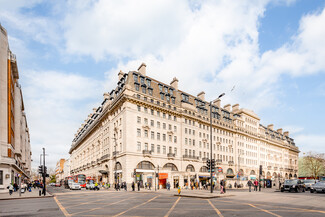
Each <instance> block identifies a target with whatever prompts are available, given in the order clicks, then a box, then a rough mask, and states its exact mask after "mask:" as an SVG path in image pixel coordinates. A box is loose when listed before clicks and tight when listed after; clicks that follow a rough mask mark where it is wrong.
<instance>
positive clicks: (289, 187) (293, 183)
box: [281, 179, 305, 192]
mask: <svg viewBox="0 0 325 217" xmlns="http://www.w3.org/2000/svg"><path fill="white" fill-rule="evenodd" d="M284 191H289V192H292V191H293V192H305V184H304V182H303V180H299V179H286V180H285V181H284V183H283V185H282V186H281V192H284Z"/></svg>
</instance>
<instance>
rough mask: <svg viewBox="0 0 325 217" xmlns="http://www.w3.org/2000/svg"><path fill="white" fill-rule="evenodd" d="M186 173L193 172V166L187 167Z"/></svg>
mask: <svg viewBox="0 0 325 217" xmlns="http://www.w3.org/2000/svg"><path fill="white" fill-rule="evenodd" d="M186 172H195V169H194V166H193V165H191V164H189V165H187V167H186Z"/></svg>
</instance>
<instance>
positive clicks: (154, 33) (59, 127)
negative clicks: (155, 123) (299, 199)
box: [0, 0, 325, 167]
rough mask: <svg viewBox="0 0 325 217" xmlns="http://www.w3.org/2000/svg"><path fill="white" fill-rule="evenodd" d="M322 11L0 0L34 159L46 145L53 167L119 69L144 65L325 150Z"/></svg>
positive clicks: (288, 6)
mask: <svg viewBox="0 0 325 217" xmlns="http://www.w3.org/2000/svg"><path fill="white" fill-rule="evenodd" d="M324 8H325V2H324V1H321V0H308V1H302V0H296V1H295V0H288V1H285V0H275V1H269V0H263V1H259V0H256V1H241V0H238V1H226V0H223V1H221V0H220V1H213V0H205V1H196V0H191V1H186V0H183V1H177V2H175V1H172V0H165V1H162V0H157V1H149V0H143V1H136V2H135V1H129V0H122V1H116V2H115V1H102V0H96V1H93V0H89V1H78V2H75V1H64V0H60V1H43V0H32V1H14V2H13V1H7V0H0V22H1V25H3V26H4V27H5V28H6V29H7V31H8V34H9V42H10V49H11V50H12V51H13V52H14V53H15V54H16V55H17V60H18V67H19V72H20V83H21V84H22V88H23V94H24V101H25V106H26V113H27V118H28V124H29V127H30V132H31V143H32V151H33V159H34V162H33V165H37V164H38V159H39V158H38V156H39V154H40V152H41V148H42V147H45V148H46V149H47V150H48V152H49V156H48V163H49V164H50V165H51V166H52V167H54V166H55V163H56V161H57V160H58V159H59V158H61V157H64V158H66V157H68V154H67V152H68V150H69V148H70V145H71V141H72V139H73V135H74V133H75V132H76V131H77V129H78V128H79V126H80V125H81V124H82V122H83V120H84V119H86V117H87V115H88V114H89V113H90V112H91V111H92V108H93V107H96V106H98V105H99V104H100V102H101V100H102V98H103V96H102V95H103V93H104V92H107V91H110V90H111V89H113V88H114V87H115V84H116V82H117V73H118V72H119V70H122V71H124V72H128V71H131V70H136V69H137V67H138V66H139V65H140V64H141V63H142V62H145V63H146V64H147V68H148V75H149V76H152V77H154V78H157V79H159V80H162V81H164V82H166V83H169V82H170V81H171V80H172V78H173V77H177V78H178V79H179V81H180V83H179V87H180V89H182V90H184V91H187V92H189V93H191V94H193V95H196V94H197V93H199V92H200V91H202V90H203V91H205V92H206V98H207V100H212V99H214V98H216V97H217V96H218V95H219V94H220V93H222V92H225V93H226V96H225V97H223V100H222V104H223V105H225V104H227V103H230V104H235V103H239V104H240V107H245V108H248V109H251V110H253V111H254V112H256V113H257V114H258V115H259V117H260V118H261V123H262V124H264V125H268V124H270V123H273V124H274V127H275V129H278V128H283V130H289V131H290V135H291V136H292V137H293V138H294V139H295V141H296V144H297V145H298V146H299V148H300V150H301V152H302V153H303V152H308V151H317V152H325V142H324V141H325V133H324V127H323V123H324V122H325V116H324V115H323V110H324V108H325V76H324V73H325V61H324V59H325V43H324V38H325V28H324V26H325V10H324ZM193 80H195V81H196V82H195V83H193ZM233 86H235V89H234V90H233V91H231V89H232V87H233Z"/></svg>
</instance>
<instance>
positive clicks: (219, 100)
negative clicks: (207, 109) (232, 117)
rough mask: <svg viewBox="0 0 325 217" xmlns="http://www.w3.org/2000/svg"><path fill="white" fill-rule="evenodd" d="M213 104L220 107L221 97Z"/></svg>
mask: <svg viewBox="0 0 325 217" xmlns="http://www.w3.org/2000/svg"><path fill="white" fill-rule="evenodd" d="M213 105H215V106H217V107H218V108H220V105H221V99H217V100H215V101H213Z"/></svg>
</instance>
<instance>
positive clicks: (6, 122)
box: [0, 25, 32, 192]
mask: <svg viewBox="0 0 325 217" xmlns="http://www.w3.org/2000/svg"><path fill="white" fill-rule="evenodd" d="M18 79H19V73H18V67H17V61H16V56H15V55H14V54H13V53H12V52H11V51H10V49H9V44H8V36H7V32H6V30H5V29H4V28H3V27H2V26H1V25H0V192H6V191H7V188H6V187H7V186H8V185H9V183H11V182H17V183H18V176H19V175H21V176H22V179H29V178H30V175H31V155H32V153H31V147H30V136H29V129H28V125H27V119H26V114H25V108H24V101H23V94H22V89H21V86H20V84H19V83H18Z"/></svg>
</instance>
